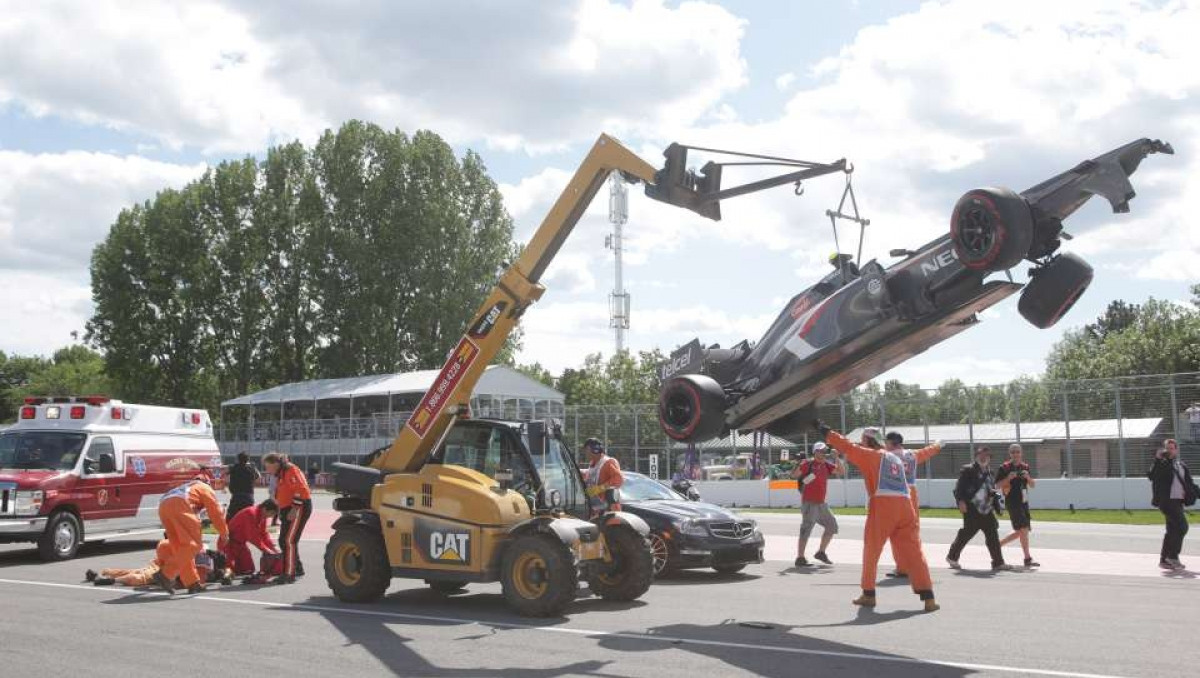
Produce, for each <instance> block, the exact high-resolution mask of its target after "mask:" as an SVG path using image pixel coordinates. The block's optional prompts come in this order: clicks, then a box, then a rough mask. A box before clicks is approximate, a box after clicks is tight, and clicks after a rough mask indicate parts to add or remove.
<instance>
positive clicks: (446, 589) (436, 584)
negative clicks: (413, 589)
mask: <svg viewBox="0 0 1200 678" xmlns="http://www.w3.org/2000/svg"><path fill="white" fill-rule="evenodd" d="M425 583H426V584H429V588H431V589H433V590H434V591H437V592H438V593H458V592H459V591H461V590H463V589H465V588H467V582H465V581H433V580H431V579H426V580H425Z"/></svg>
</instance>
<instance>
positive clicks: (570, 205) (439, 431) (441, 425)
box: [372, 134, 655, 473]
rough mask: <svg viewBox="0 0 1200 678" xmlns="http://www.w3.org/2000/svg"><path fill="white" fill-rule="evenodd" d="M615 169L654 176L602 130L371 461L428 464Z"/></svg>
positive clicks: (410, 469)
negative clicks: (386, 444)
mask: <svg viewBox="0 0 1200 678" xmlns="http://www.w3.org/2000/svg"><path fill="white" fill-rule="evenodd" d="M614 171H619V172H622V173H623V174H625V175H626V176H628V177H630V178H633V179H636V180H639V181H643V182H645V183H648V184H649V183H653V181H654V172H655V170H654V167H652V166H651V165H650V164H649V163H647V162H646V161H644V160H642V159H641V158H639V157H638V156H637V155H635V154H634V153H633V152H631V151H630V150H629V149H627V148H625V147H624V146H622V145H621V143H620V142H618V141H617V140H616V139H613V138H612V137H610V136H608V135H604V134H602V135H600V138H599V139H597V140H596V143H595V144H594V145H593V146H592V149H591V151H590V152H588V154H587V157H586V158H584V160H583V163H582V164H580V165H579V169H577V170H576V171H575V176H574V177H572V178H571V181H570V183H568V184H567V187H566V188H565V189H564V190H563V192H562V194H561V195H560V196H559V197H558V200H557V201H555V203H554V206H553V207H552V208H551V209H550V213H549V214H547V215H546V218H545V219H544V220H543V221H542V224H541V226H539V227H538V229H537V231H536V232H535V233H534V234H533V238H532V239H531V240H530V241H529V244H528V245H526V247H525V249H524V251H522V252H521V256H520V257H518V258H517V260H516V261H515V262H514V263H513V264H512V265H511V266H509V267H508V269H507V270H506V271H504V273H503V274H502V275H501V276H500V281H499V282H498V283H497V284H496V287H495V288H493V289H492V292H491V294H489V295H488V297H487V299H486V300H485V301H484V302H483V305H482V306H481V307H480V309H479V312H478V313H477V314H476V315H475V319H474V320H473V321H472V322H471V325H470V327H469V328H468V329H467V332H466V334H465V335H463V337H462V339H459V341H458V344H457V345H456V346H455V348H454V350H453V351H451V352H450V357H449V358H448V359H447V360H446V363H445V365H443V366H442V371H441V372H440V373H439V374H438V376H437V379H436V380H434V383H433V386H432V387H430V389H429V391H428V392H426V393H425V397H424V398H422V399H421V404H420V405H418V406H417V409H416V410H414V411H413V414H412V416H411V417H409V420H408V423H407V424H405V425H404V427H403V428H402V429H401V430H400V434H399V435H398V436H397V437H396V440H395V441H393V442H392V445H391V447H390V448H388V449H387V451H385V452H384V453H383V454H382V455H380V456H379V457H378V458H377V459H376V460H375V461H374V462H373V463H372V466H374V467H375V468H378V469H381V470H383V471H390V472H401V473H415V472H416V471H418V470H420V468H421V467H422V466H423V465H424V464H425V460H426V459H427V458H428V457H429V454H430V453H431V452H433V450H434V449H435V447H436V446H437V444H438V443H439V442H440V441H441V439H442V437H443V436H444V435H445V434H446V432H447V431H448V430H449V429H450V425H451V424H452V422H453V418H454V417H455V416H457V415H459V414H461V413H465V412H466V408H467V404H468V403H469V402H470V399H471V392H472V391H473V390H474V388H475V384H476V383H478V382H479V377H480V376H481V375H482V374H483V371H484V369H485V368H486V367H487V366H488V365H489V364H490V363H491V362H492V360H494V359H495V357H496V354H497V353H498V352H499V351H500V349H501V347H503V346H504V342H505V341H506V340H507V339H508V336H509V334H510V333H511V332H512V330H513V327H515V326H516V324H517V321H519V320H520V318H521V315H522V314H523V313H524V312H525V309H527V308H529V306H530V305H531V304H532V303H533V302H535V301H537V300H538V299H539V298H541V296H542V293H543V292H544V291H545V288H544V287H542V285H541V284H539V282H538V281H539V280H541V278H542V275H543V274H544V273H545V272H546V268H547V267H548V266H549V265H550V262H551V261H552V260H553V259H554V256H555V255H556V254H558V251H559V249H560V248H562V246H563V242H565V241H566V239H567V236H569V235H570V234H571V231H572V230H573V229H574V228H575V224H576V223H578V222H579V218H580V217H581V216H583V212H584V210H586V209H587V207H588V205H589V204H590V203H591V202H592V198H594V197H595V196H596V193H597V192H598V191H599V190H600V188H601V186H603V185H604V182H605V180H606V179H608V175H609V173H610V172H614Z"/></svg>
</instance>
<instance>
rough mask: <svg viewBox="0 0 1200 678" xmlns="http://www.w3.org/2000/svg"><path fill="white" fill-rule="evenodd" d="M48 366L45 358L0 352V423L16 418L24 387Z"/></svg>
mask: <svg viewBox="0 0 1200 678" xmlns="http://www.w3.org/2000/svg"><path fill="white" fill-rule="evenodd" d="M48 364H49V363H48V361H47V360H46V359H45V358H41V357H26V356H17V355H14V356H9V355H6V354H5V353H4V352H3V351H0V421H12V420H13V419H15V418H16V416H17V408H18V407H20V406H21V398H22V397H23V393H24V389H25V387H26V386H28V385H29V383H30V382H31V381H32V380H33V379H34V378H35V377H36V375H37V374H38V373H40V372H41V371H42V370H44V369H46V367H47V365H48Z"/></svg>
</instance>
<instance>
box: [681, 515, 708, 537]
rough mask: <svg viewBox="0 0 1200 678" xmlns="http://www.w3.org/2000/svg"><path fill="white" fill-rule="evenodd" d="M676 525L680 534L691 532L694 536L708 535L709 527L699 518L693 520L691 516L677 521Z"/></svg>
mask: <svg viewBox="0 0 1200 678" xmlns="http://www.w3.org/2000/svg"><path fill="white" fill-rule="evenodd" d="M675 527H676V529H678V530H679V533H680V534H689V535H692V536H694V537H703V536H707V535H708V528H707V527H705V526H704V523H702V522H700V521H698V520H692V519H690V518H689V519H687V520H682V521H680V522H678V523H676V524H675Z"/></svg>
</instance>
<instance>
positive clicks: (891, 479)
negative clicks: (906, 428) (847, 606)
mask: <svg viewBox="0 0 1200 678" xmlns="http://www.w3.org/2000/svg"><path fill="white" fill-rule="evenodd" d="M825 442H827V443H829V445H830V447H832V448H833V449H835V450H837V451H838V452H840V453H842V454H844V455H845V456H846V458H847V459H848V460H850V463H851V464H854V465H855V466H856V467H858V470H859V471H860V472H861V473H862V474H863V482H864V483H865V484H866V487H867V495H868V497H869V499H868V503H867V524H866V527H865V529H864V530H863V571H862V589H863V595H862V597H861V598H858V599H856V600H855V601H854V602H855V603H856V604H858V605H863V606H866V607H871V606H874V605H875V575H876V571H877V568H878V567H879V556H880V554H881V553H882V552H883V545H884V544H885V543H886V542H887V541H888V540H889V539H890V540H891V541H892V543H893V545H894V547H895V550H896V559H897V565H898V566H899V567H900V568H901V569H902V570H904V571H905V572H908V573H909V581H910V583H911V584H912V589H913V592H914V593H916V594H917V595H919V596H920V597H921V600H924V601H925V609H926V610H927V611H930V612H932V611H934V610H936V609H938V606H937V604H936V603H935V602H934V597H933V580H932V579H931V578H930V575H929V564H928V563H927V562H926V561H925V554H924V553H923V552H922V550H921V538H920V536H919V534H918V532H917V516H916V512H915V511H914V510H913V506H912V499H911V498H910V496H909V492H908V482H907V481H906V479H905V476H904V461H903V460H902V459H901V458H900V456H899V455H897V454H896V453H894V452H888V451H887V450H873V449H870V448H868V447H862V446H860V445H855V444H854V443H852V442H850V441H849V440H847V439H846V438H845V437H844V436H842V434H840V433H838V432H837V431H829V433H828V435H827V436H826V438H825Z"/></svg>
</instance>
